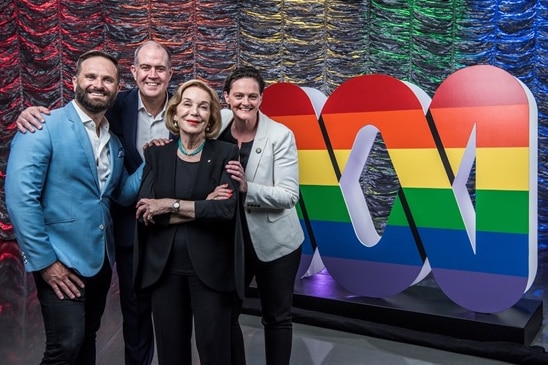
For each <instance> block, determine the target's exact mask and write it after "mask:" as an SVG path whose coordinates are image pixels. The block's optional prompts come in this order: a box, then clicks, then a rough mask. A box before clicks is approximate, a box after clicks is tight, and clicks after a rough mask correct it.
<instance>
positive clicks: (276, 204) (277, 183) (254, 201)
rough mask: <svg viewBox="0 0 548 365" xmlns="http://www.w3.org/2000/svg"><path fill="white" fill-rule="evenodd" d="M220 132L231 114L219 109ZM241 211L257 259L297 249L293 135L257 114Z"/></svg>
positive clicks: (299, 229)
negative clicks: (221, 121) (220, 116)
mask: <svg viewBox="0 0 548 365" xmlns="http://www.w3.org/2000/svg"><path fill="white" fill-rule="evenodd" d="M222 115H223V129H225V128H226V127H227V126H228V125H229V124H230V122H231V121H232V113H231V112H230V111H227V110H223V113H222ZM245 178H246V180H247V194H245V197H244V210H245V216H246V219H247V224H248V227H249V234H250V236H251V241H252V243H253V247H254V248H255V252H256V253H257V256H258V258H259V259H260V260H261V261H264V262H268V261H273V260H276V259H278V258H280V257H282V256H285V255H287V254H289V253H291V252H293V251H295V249H297V248H298V247H299V246H300V245H301V244H302V242H303V241H304V233H303V230H302V227H301V224H300V222H299V217H298V216H297V211H296V209H295V204H297V201H298V200H299V161H298V155H297V146H296V144H295V136H294V135H293V132H292V131H291V130H290V129H289V128H287V127H286V126H285V125H283V124H281V123H278V122H276V121H274V120H272V119H270V118H269V117H267V116H266V115H264V114H263V113H261V112H259V120H258V126H257V133H256V135H255V139H254V140H253V146H252V148H251V153H250V156H249V160H248V162H247V166H246V168H245Z"/></svg>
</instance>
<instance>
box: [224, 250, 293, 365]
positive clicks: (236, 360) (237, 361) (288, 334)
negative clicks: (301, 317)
mask: <svg viewBox="0 0 548 365" xmlns="http://www.w3.org/2000/svg"><path fill="white" fill-rule="evenodd" d="M301 252H302V247H301V246H299V248H297V249H296V250H295V251H293V252H291V253H290V254H288V255H286V256H283V257H280V258H279V259H276V260H274V261H269V262H263V261H261V260H259V259H258V257H257V255H256V254H255V250H254V249H253V247H252V246H251V247H248V246H246V259H245V283H246V288H247V287H248V286H249V284H250V283H251V280H252V279H253V277H255V281H256V283H257V291H258V292H259V298H260V301H261V311H262V319H261V322H262V324H263V327H264V340H265V355H266V364H267V365H288V364H289V360H290V357H291V347H292V342H293V323H292V317H291V308H292V306H293V291H294V287H295V276H296V275H297V270H298V269H299V263H300V262H301ZM233 303H234V305H233V316H232V337H233V343H232V359H231V363H232V365H244V364H245V363H246V361H245V351H244V343H243V336H242V330H241V328H240V324H239V323H238V317H239V315H240V312H241V307H242V301H241V300H239V299H235V300H234V301H233Z"/></svg>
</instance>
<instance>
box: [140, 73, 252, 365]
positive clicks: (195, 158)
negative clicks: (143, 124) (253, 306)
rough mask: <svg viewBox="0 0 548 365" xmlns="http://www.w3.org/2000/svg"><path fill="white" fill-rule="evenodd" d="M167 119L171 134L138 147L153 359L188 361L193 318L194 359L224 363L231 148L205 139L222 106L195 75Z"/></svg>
mask: <svg viewBox="0 0 548 365" xmlns="http://www.w3.org/2000/svg"><path fill="white" fill-rule="evenodd" d="M165 122H166V125H167V127H168V129H169V130H170V131H171V133H173V134H175V135H178V136H179V139H178V140H176V141H173V142H172V143H168V144H166V145H164V146H150V147H148V148H147V149H146V150H145V168H144V172H143V183H142V186H141V189H140V200H139V201H138V203H137V218H139V219H140V220H141V222H142V223H141V224H140V226H139V243H138V249H137V250H136V252H137V257H136V263H137V266H136V267H137V271H136V283H137V285H136V287H140V288H148V287H150V288H151V289H152V312H153V318H154V328H155V334H156V344H157V348H158V361H159V364H160V365H162V364H164V365H165V364H189V365H190V364H192V359H191V341H190V338H191V335H192V324H193V319H194V325H195V334H196V346H197V349H198V353H199V356H200V362H201V364H202V365H219V364H226V363H227V359H230V352H231V349H230V342H231V337H230V328H231V301H232V299H233V297H234V295H235V293H236V292H239V294H240V295H241V294H242V292H243V285H242V276H241V275H238V274H237V273H238V272H241V271H242V270H243V269H242V266H241V265H242V262H241V261H242V257H240V254H241V253H242V247H241V242H242V241H241V236H240V235H239V232H240V231H239V229H238V227H239V213H238V209H239V208H238V191H239V186H238V183H237V182H235V180H234V179H231V178H230V175H229V173H228V172H227V171H226V170H225V165H226V164H227V163H228V161H230V160H238V148H237V147H236V146H235V145H233V144H229V143H226V142H221V141H217V140H214V139H212V137H214V136H216V135H217V134H218V133H219V130H220V128H221V115H220V103H219V99H218V96H217V94H216V92H215V91H214V90H212V89H211V88H210V87H208V86H207V85H206V84H205V83H203V82H201V81H198V80H191V81H188V82H186V83H184V84H182V85H180V86H179V88H178V89H177V92H176V93H175V95H174V96H173V97H172V98H171V99H170V100H169V103H168V106H167V110H166V117H165ZM219 185H221V186H224V187H225V189H224V190H223V191H220V192H215V191H214V190H215V187H217V186H219Z"/></svg>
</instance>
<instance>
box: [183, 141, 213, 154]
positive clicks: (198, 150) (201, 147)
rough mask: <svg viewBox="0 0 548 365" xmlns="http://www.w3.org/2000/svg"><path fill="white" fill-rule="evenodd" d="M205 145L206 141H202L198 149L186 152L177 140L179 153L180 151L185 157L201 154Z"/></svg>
mask: <svg viewBox="0 0 548 365" xmlns="http://www.w3.org/2000/svg"><path fill="white" fill-rule="evenodd" d="M205 143H206V141H205V139H204V141H203V142H202V144H201V145H200V147H198V148H196V149H195V150H194V151H192V152H187V150H185V148H184V147H183V144H182V143H181V139H180V138H179V151H181V153H182V154H183V155H185V156H195V155H197V154H198V153H200V152H202V150H203V149H204V146H205Z"/></svg>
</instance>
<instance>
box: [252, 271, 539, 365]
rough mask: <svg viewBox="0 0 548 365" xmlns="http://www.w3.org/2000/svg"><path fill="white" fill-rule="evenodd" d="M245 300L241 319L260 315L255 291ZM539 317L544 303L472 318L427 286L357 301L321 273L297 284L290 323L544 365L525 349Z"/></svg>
mask: <svg viewBox="0 0 548 365" xmlns="http://www.w3.org/2000/svg"><path fill="white" fill-rule="evenodd" d="M319 293H321V296H319V295H320V294H319ZM248 294H249V297H248V298H247V299H246V300H245V301H244V309H243V311H244V313H247V314H254V315H259V314H260V304H259V301H258V299H257V291H256V289H254V288H251V290H250V291H249V293H248ZM542 313H543V309H542V301H539V300H532V299H526V298H523V299H521V300H520V301H519V302H518V303H517V304H516V305H514V306H513V307H512V308H509V309H507V310H505V311H503V312H499V313H495V314H481V313H475V312H471V311H469V310H466V309H464V308H462V307H460V306H458V305H457V304H455V303H453V302H452V301H451V300H450V299H448V298H447V297H446V296H445V295H444V294H443V292H441V290H440V289H438V288H435V287H426V286H414V287H411V288H409V289H407V290H406V291H404V292H403V293H400V294H398V295H395V296H393V297H390V298H385V299H375V298H366V297H360V296H356V295H353V294H352V293H349V292H348V291H346V290H344V289H343V288H341V287H340V286H339V285H338V284H337V283H336V282H335V281H334V280H333V279H332V278H331V276H330V275H329V274H328V273H325V274H323V273H320V274H316V275H314V276H312V277H309V278H305V279H302V280H297V282H296V285H295V296H294V309H293V320H294V322H296V323H304V324H310V325H314V326H319V327H326V328H332V329H336V330H341V331H347V332H352V333H359V334H363V335H367V336H372V337H379V338H384V339H388V340H392V341H399V342H407V343H413V344H417V345H421V346H428V347H433V348H439V349H443V350H447V351H453V352H460V353H466V354H471V355H475V356H482V357H490V358H496V359H501V360H505V361H510V359H512V360H515V361H516V362H518V363H527V362H523V361H524V358H528V359H530V360H533V361H534V362H533V363H537V362H536V361H538V360H541V361H546V363H548V355H546V354H545V350H544V348H542V347H538V346H528V345H530V344H531V343H532V341H533V340H534V338H535V336H536V334H537V333H538V332H539V329H540V328H541V326H542V319H543V318H542V317H543V314H542Z"/></svg>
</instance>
